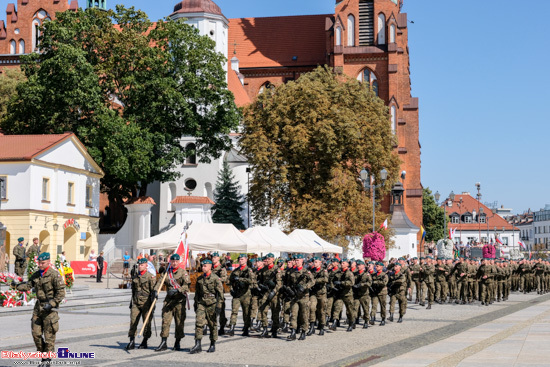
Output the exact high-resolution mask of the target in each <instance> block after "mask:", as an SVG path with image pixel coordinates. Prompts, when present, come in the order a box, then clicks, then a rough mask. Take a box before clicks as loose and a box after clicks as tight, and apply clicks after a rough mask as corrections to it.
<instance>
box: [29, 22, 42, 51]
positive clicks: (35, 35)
mask: <svg viewBox="0 0 550 367" xmlns="http://www.w3.org/2000/svg"><path fill="white" fill-rule="evenodd" d="M40 25H41V23H40V19H34V20H33V21H32V50H31V51H36V50H37V49H38V39H39V38H40Z"/></svg>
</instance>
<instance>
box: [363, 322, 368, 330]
mask: <svg viewBox="0 0 550 367" xmlns="http://www.w3.org/2000/svg"><path fill="white" fill-rule="evenodd" d="M368 328H369V323H368V322H366V321H365V323H364V324H363V329H368Z"/></svg>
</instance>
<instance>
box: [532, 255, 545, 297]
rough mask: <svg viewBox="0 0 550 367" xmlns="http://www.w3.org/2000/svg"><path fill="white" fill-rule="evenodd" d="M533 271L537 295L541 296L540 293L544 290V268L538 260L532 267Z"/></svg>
mask: <svg viewBox="0 0 550 367" xmlns="http://www.w3.org/2000/svg"><path fill="white" fill-rule="evenodd" d="M533 270H534V272H535V278H536V280H537V294H542V291H543V290H544V271H545V270H546V266H545V265H544V263H543V262H541V260H540V259H539V260H537V262H536V263H535V265H534V266H533Z"/></svg>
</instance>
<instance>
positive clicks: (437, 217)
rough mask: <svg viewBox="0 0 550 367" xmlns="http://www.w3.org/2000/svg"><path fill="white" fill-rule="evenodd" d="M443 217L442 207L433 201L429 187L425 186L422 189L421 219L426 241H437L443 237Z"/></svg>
mask: <svg viewBox="0 0 550 367" xmlns="http://www.w3.org/2000/svg"><path fill="white" fill-rule="evenodd" d="M443 218H445V213H444V212H443V208H441V207H440V206H438V205H437V203H436V202H435V198H434V196H433V195H432V191H431V190H430V188H429V187H425V188H424V190H423V191H422V221H423V226H424V229H425V230H426V238H425V241H426V242H432V241H438V240H440V239H442V238H445V228H444V224H443V223H444V222H443ZM447 222H448V218H447Z"/></svg>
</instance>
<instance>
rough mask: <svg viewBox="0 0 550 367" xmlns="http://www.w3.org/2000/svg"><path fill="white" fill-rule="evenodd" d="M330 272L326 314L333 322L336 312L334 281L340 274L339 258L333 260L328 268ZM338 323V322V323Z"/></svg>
mask: <svg viewBox="0 0 550 367" xmlns="http://www.w3.org/2000/svg"><path fill="white" fill-rule="evenodd" d="M327 272H328V283H327V307H326V314H327V316H328V317H330V319H329V320H328V321H333V320H332V312H333V310H334V297H335V295H336V288H335V287H334V284H333V282H334V280H337V279H336V276H337V274H338V273H339V272H340V261H339V260H338V259H337V258H332V259H331V260H330V262H329V266H328V267H327ZM337 323H338V321H337Z"/></svg>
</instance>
